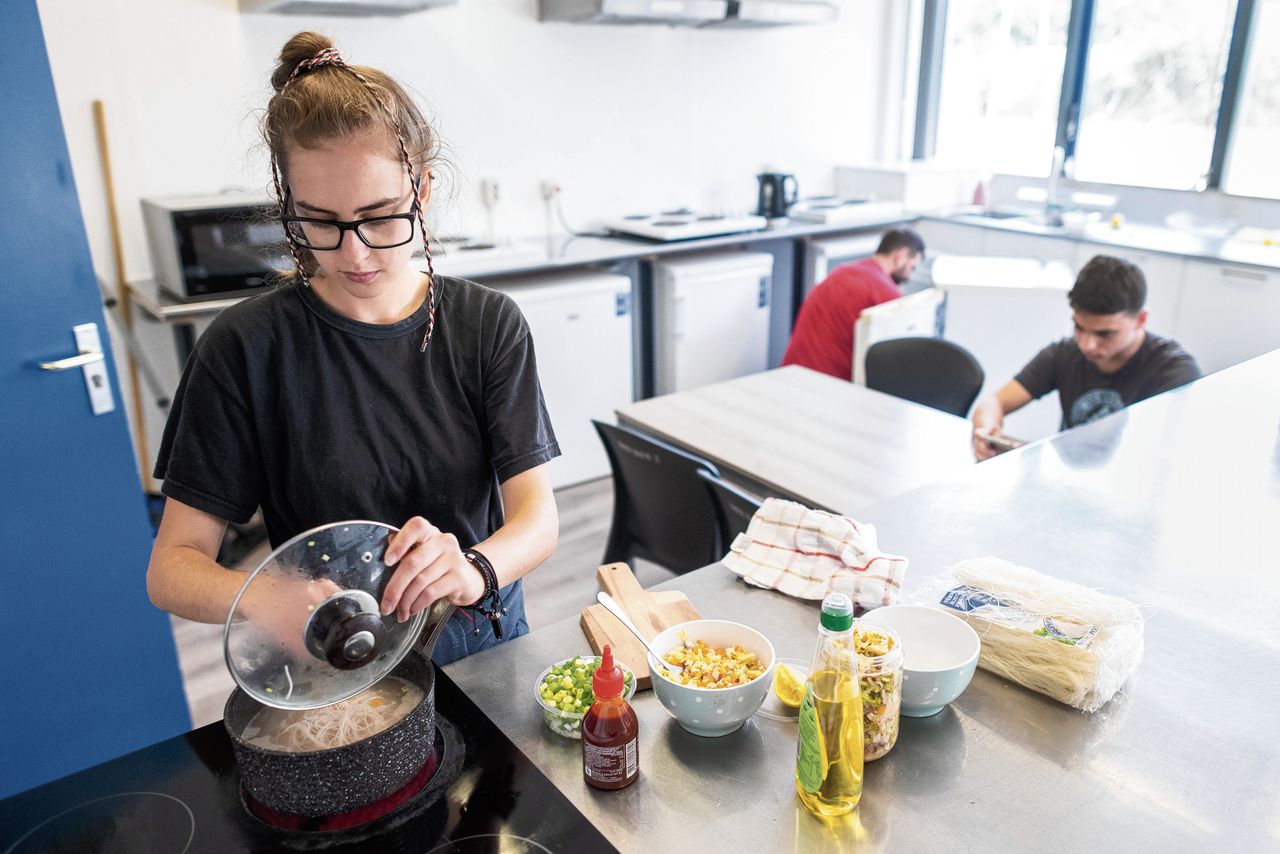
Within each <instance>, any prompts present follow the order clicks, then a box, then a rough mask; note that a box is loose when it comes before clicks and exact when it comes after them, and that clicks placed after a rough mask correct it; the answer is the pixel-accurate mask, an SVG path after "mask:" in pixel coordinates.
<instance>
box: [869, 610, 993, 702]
mask: <svg viewBox="0 0 1280 854" xmlns="http://www.w3.org/2000/svg"><path fill="white" fill-rule="evenodd" d="M862 619H863V620H865V621H866V622H868V623H879V624H880V625H882V626H888V627H889V628H891V629H893V630H894V631H895V632H896V633H897V635H898V638H899V639H900V640H901V641H902V655H903V663H902V676H903V679H902V714H904V715H906V716H907V717H909V718H927V717H929V716H930V715H936V714H937V713H938V712H940V711H942V709H943V708H944V707H945V706H946V705H947V704H948V703H950V702H951V701H952V700H954V699H955V698H956V697H959V696H960V694H961V693H963V692H964V689H965V688H967V687H969V680H970V679H972V678H973V671H974V670H975V669H976V668H977V666H978V652H979V650H980V649H981V648H982V643H981V641H979V640H978V633H977V632H975V631H974V630H973V627H972V626H970V625H969V624H968V623H966V622H965V621H964V620H962V619H960V618H959V617H957V616H954V615H952V614H948V613H947V612H946V611H941V610H939V609H937V608H933V607H930V606H928V605H886V606H885V607H883V608H876V609H875V610H874V611H868V612H867V613H866V614H865V615H864V616H863V617H862Z"/></svg>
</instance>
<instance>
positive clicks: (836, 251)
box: [804, 232, 881, 296]
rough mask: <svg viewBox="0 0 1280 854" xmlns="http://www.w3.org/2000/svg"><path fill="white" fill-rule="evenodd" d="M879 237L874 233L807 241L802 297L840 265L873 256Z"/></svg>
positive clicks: (878, 246) (878, 243)
mask: <svg viewBox="0 0 1280 854" xmlns="http://www.w3.org/2000/svg"><path fill="white" fill-rule="evenodd" d="M880 237H881V235H880V233H879V232H876V233H874V234H855V235H853V236H851V237H823V238H814V239H813V240H810V241H808V247H807V248H808V253H807V254H806V256H805V265H804V266H805V269H804V295H805V296H808V295H809V292H810V291H812V290H813V289H814V287H815V286H817V285H819V284H821V283H822V280H823V279H825V278H826V277H827V276H830V275H831V271H832V270H834V269H835V268H836V267H839V266H840V265H841V264H851V263H853V262H854V261H861V260H862V259H864V258H870V257H871V256H872V255H874V254H875V253H876V249H878V248H880Z"/></svg>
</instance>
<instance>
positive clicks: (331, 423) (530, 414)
mask: <svg viewBox="0 0 1280 854" xmlns="http://www.w3.org/2000/svg"><path fill="white" fill-rule="evenodd" d="M437 284H438V289H437V308H436V324H435V331H434V332H433V334H432V338H431V344H430V346H429V347H428V348H427V351H426V352H425V353H424V352H421V351H420V348H421V345H422V336H423V332H424V331H425V328H424V324H425V323H426V321H427V308H426V303H425V301H424V303H423V305H422V306H421V307H420V308H419V309H418V310H417V311H416V312H415V313H414V314H413V315H412V316H410V317H407V318H405V319H404V320H402V321H399V322H397V323H393V324H370V323H362V322H360V321H356V320H352V319H351V318H349V317H346V316H345V315H342V314H340V313H338V312H337V311H335V310H333V309H332V308H330V307H329V306H328V305H327V304H325V303H324V302H323V301H322V300H321V299H320V298H319V297H318V296H316V294H315V293H314V292H313V291H312V290H311V289H310V288H307V287H303V286H300V285H286V286H282V287H280V288H278V289H276V290H274V291H272V292H270V293H267V294H263V295H261V296H258V297H254V298H253V299H249V300H245V301H244V302H242V303H240V304H238V305H236V306H234V307H232V308H229V309H227V310H226V311H224V312H223V313H222V314H221V315H219V317H218V318H217V319H216V320H215V321H214V323H213V324H212V326H210V328H209V330H208V331H207V332H206V333H205V334H204V335H203V336H201V338H200V341H199V344H198V346H197V347H196V349H195V352H194V353H193V354H192V356H191V358H190V359H189V360H188V362H187V366H186V370H185V371H184V373H183V377H182V382H181V384H180V385H179V386H178V392H177V395H176V396H175V398H174V401H173V409H172V411H171V413H170V415H169V421H168V424H166V426H165V431H164V439H163V440H162V442H161V446H160V454H159V458H158V460H157V462H156V468H155V476H156V477H158V478H163V479H164V486H163V491H164V493H165V494H166V495H169V496H172V497H173V498H176V499H177V500H179V501H181V502H183V503H184V504H189V505H191V506H192V507H196V508H198V509H200V510H203V511H205V512H207V513H211V514H213V515H215V516H218V517H220V518H222V519H226V520H228V521H231V522H244V521H246V520H247V519H248V518H249V517H250V516H251V515H252V514H253V511H254V509H255V508H257V507H259V506H261V507H262V511H263V516H264V518H265V521H266V526H267V533H268V535H269V536H270V538H271V542H272V543H273V544H274V545H279V544H280V543H282V542H284V541H285V540H287V539H289V538H290V537H293V536H295V535H297V534H299V533H301V532H302V531H305V530H307V529H309V528H313V527H315V526H317V525H322V524H326V523H329V522H337V521H341V520H344V519H370V520H374V521H378V522H385V523H387V524H390V525H395V526H397V527H398V526H400V525H403V524H404V523H405V521H406V520H408V519H409V518H410V517H412V516H423V517H425V518H426V519H427V520H428V521H430V522H431V523H432V524H434V525H436V526H437V527H439V528H440V529H441V530H444V531H447V532H450V533H452V534H454V535H455V536H456V537H457V538H458V540H459V541H460V542H461V543H462V545H463V546H464V547H465V546H469V545H472V544H473V543H476V542H479V541H480V540H483V539H484V538H485V537H487V536H489V535H490V534H491V533H492V532H493V531H494V530H495V529H496V528H498V527H499V526H500V525H501V524H502V508H501V501H500V493H499V491H498V484H499V483H501V482H503V481H506V480H507V479H509V478H511V477H513V476H514V475H517V474H519V473H520V472H523V471H526V470H527V469H530V468H533V467H534V466H537V465H540V464H542V463H545V462H547V461H548V460H550V459H552V458H554V457H556V456H558V455H559V453H560V449H559V446H558V445H557V444H556V440H555V435H554V433H553V432H552V429H551V421H550V419H549V417H548V416H547V409H546V405H545V403H544V402H543V398H542V389H541V387H540V386H539V384H538V375H537V365H536V362H535V359H534V349H533V340H532V338H531V337H530V335H529V329H528V326H527V325H526V324H525V321H524V317H523V316H522V315H521V314H520V310H519V309H518V308H517V307H516V305H515V303H514V302H513V301H512V300H511V299H510V297H508V296H506V295H505V294H501V293H498V292H497V291H493V290H490V289H488V288H485V287H482V286H480V285H477V284H474V283H472V282H466V281H462V280H459V279H451V278H446V277H441V278H439V279H438V280H437Z"/></svg>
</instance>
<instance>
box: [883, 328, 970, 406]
mask: <svg viewBox="0 0 1280 854" xmlns="http://www.w3.org/2000/svg"><path fill="white" fill-rule="evenodd" d="M866 370H867V388H871V389H875V390H876V391H882V392H884V393H885V394H891V395H893V396H894V397H900V398H902V399H904V400H910V401H913V402H915V403H922V404H924V405H925V406H930V407H933V408H934V409H941V410H942V411H943V412H950V413H951V414H952V415H959V416H960V417H961V418H963V417H964V416H965V415H967V414H968V413H969V407H970V406H972V405H973V401H974V399H975V398H976V397H977V396H978V391H979V390H980V389H981V388H982V381H983V379H984V378H985V374H983V372H982V365H979V364H978V360H977V359H975V358H974V357H973V354H972V353H970V352H969V351H968V350H966V349H965V348H963V347H961V346H959V345H958V344H952V343H951V342H950V341H944V340H943V339H941V338H890V339H889V340H887V341H879V342H877V343H875V344H872V345H871V346H870V347H868V348H867V361H866Z"/></svg>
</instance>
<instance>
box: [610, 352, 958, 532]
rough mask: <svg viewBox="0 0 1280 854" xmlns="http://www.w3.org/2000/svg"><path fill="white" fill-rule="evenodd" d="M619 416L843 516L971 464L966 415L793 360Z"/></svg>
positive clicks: (727, 471)
mask: <svg viewBox="0 0 1280 854" xmlns="http://www.w3.org/2000/svg"><path fill="white" fill-rule="evenodd" d="M617 413H618V420H619V421H620V422H621V423H622V424H625V425H627V426H630V427H634V428H637V429H639V430H643V431H645V432H647V433H651V434H653V435H655V436H658V437H659V438H662V439H665V440H666V441H668V442H671V443H672V444H674V445H678V446H680V447H682V448H686V449H688V450H689V451H691V452H693V453H695V454H697V455H699V456H702V457H705V458H707V459H708V460H710V461H712V462H714V463H715V464H716V465H717V466H719V467H720V469H721V473H722V474H723V475H725V476H726V477H728V478H729V479H731V480H740V481H743V482H744V485H745V486H747V487H748V488H754V489H756V490H757V491H761V492H767V493H768V494H770V495H777V496H779V497H784V498H793V499H795V500H797V501H801V502H803V503H805V504H807V505H809V506H811V507H817V508H821V509H825V510H831V511H834V512H837V513H844V514H854V513H856V512H858V511H859V510H861V509H863V508H864V507H867V506H869V505H871V504H874V503H876V502H878V501H881V500H883V499H885V498H889V497H891V496H894V495H899V494H901V493H903V492H907V491H908V490H911V489H914V488H916V487H918V486H923V485H924V484H926V483H931V482H933V481H935V480H939V479H941V478H944V477H947V476H949V475H952V474H955V473H958V472H962V471H966V470H968V469H969V468H970V467H971V466H972V465H973V464H974V463H973V452H972V450H971V446H970V436H971V430H972V428H971V426H970V424H969V422H968V421H966V420H965V419H963V418H957V417H956V416H954V415H948V414H947V413H945V412H940V411H938V410H936V409H930V408H928V407H925V406H920V405H918V404H915V403H910V402H908V401H905V400H902V399H900V398H896V397H892V396H890V395H887V394H882V393H881V392H878V391H872V390H871V389H868V388H866V387H864V386H860V385H854V384H853V383H849V382H845V381H843V380H838V379H836V378H835V377H830V376H827V375H826V374H822V373H818V372H817V371H811V370H809V369H807V368H801V367H798V366H795V365H792V366H788V367H785V368H778V369H776V370H772V371H765V372H764V373H761V374H752V375H750V376H746V377H739V378H737V379H733V380H728V381H726V382H722V383H715V384H713V385H708V386H703V387H701V388H697V389H693V390H691V391H682V392H676V393H674V394H667V395H663V396H661V397H654V398H650V399H649V400H642V401H639V402H637V403H632V404H629V405H627V406H624V407H621V408H620V409H618V410H617Z"/></svg>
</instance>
